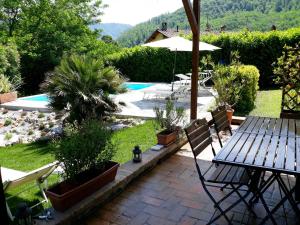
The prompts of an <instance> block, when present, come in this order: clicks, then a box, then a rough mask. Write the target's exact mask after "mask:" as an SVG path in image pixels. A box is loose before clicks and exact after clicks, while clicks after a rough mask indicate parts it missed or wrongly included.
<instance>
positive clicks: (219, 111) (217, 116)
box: [211, 106, 232, 147]
mask: <svg viewBox="0 0 300 225" xmlns="http://www.w3.org/2000/svg"><path fill="white" fill-rule="evenodd" d="M211 116H212V118H213V122H214V127H215V130H216V133H217V136H218V139H219V143H220V145H221V147H223V144H222V140H221V138H220V135H219V133H220V132H221V131H226V130H229V132H230V135H232V130H231V126H230V124H229V122H228V119H227V115H226V107H225V106H220V107H218V108H216V109H215V110H213V111H212V112H211Z"/></svg>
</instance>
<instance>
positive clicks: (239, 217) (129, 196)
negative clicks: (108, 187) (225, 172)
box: [81, 141, 299, 225]
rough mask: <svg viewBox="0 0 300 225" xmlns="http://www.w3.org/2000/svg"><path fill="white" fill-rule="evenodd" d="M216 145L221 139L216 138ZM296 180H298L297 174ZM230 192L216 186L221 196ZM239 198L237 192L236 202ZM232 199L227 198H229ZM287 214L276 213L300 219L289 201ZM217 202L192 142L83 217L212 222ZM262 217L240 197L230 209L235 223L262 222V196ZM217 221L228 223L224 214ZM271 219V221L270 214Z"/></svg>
mask: <svg viewBox="0 0 300 225" xmlns="http://www.w3.org/2000/svg"><path fill="white" fill-rule="evenodd" d="M215 145H217V142H216V141H215ZM210 151H211V150H210V149H207V150H205V151H204V152H203V153H202V155H200V159H199V160H200V161H201V162H200V165H201V167H203V168H207V167H208V166H209V165H210V163H211V161H209V160H208V159H209V158H210V157H212V154H210ZM289 180H292V182H294V180H293V178H292V179H291V177H290V179H289ZM227 191H228V190H224V193H223V192H222V191H221V190H220V189H219V188H215V189H213V193H214V195H215V196H218V197H222V196H223V195H224V194H225V193H226V192H227ZM264 197H265V199H266V200H267V203H268V205H269V206H273V205H274V203H276V202H278V199H279V198H280V193H279V189H278V188H277V186H276V184H275V185H273V186H271V187H270V188H269V190H268V191H267V192H266V193H265V195H264ZM235 199H236V196H234V195H233V196H232V197H230V198H229V199H228V202H231V201H233V200H235ZM225 204H226V203H225ZM285 209H286V211H287V212H288V218H287V220H286V219H285V217H284V214H283V208H280V209H279V210H278V211H277V213H276V215H275V218H276V221H277V222H278V224H299V220H298V221H297V216H296V215H295V214H294V213H293V210H291V208H290V205H289V204H288V203H286V205H285ZM214 210H215V209H214V207H213V204H212V202H211V200H210V199H209V198H208V196H207V194H206V192H205V191H204V190H203V188H202V186H201V183H200V181H199V179H198V175H197V172H196V170H195V165H194V161H193V158H192V157H191V154H190V150H189V145H185V146H184V147H183V148H182V149H181V151H179V152H178V153H177V154H176V155H173V156H171V157H170V158H169V159H167V160H166V161H163V162H162V163H160V164H159V165H157V166H156V167H155V168H154V169H152V170H151V171H148V172H146V173H144V175H142V176H141V177H139V178H138V179H137V180H135V181H134V182H133V183H131V184H130V185H129V186H128V187H127V188H126V189H125V190H124V191H123V192H122V193H121V194H120V195H118V196H117V197H115V198H114V199H112V200H111V201H110V202H108V203H106V204H104V205H102V206H99V208H97V209H95V210H94V211H93V212H91V214H90V215H89V216H88V217H87V218H85V219H84V220H83V221H81V224H86V225H96V224H101V225H108V224H113V225H127V224H130V225H139V224H147V225H152V224H153V225H175V224H176V225H194V224H195V225H200V224H206V223H207V222H208V221H209V220H210V218H211V216H212V215H213V213H214ZM254 210H255V212H256V213H257V215H258V217H257V218H254V217H253V216H252V215H251V214H250V215H249V212H248V211H247V210H245V205H244V204H243V203H240V204H239V205H238V206H237V207H235V208H234V209H233V210H232V211H231V212H230V213H229V214H228V215H229V216H230V218H232V221H233V223H234V224H259V222H260V221H261V219H262V218H263V217H264V216H265V210H264V208H263V206H262V204H261V203H260V202H259V203H257V204H256V205H255V207H254ZM216 224H227V223H226V221H225V220H224V219H223V218H222V219H219V220H218V221H216ZM266 224H271V221H270V220H268V221H267V223H266Z"/></svg>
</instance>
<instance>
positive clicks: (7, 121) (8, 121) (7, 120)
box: [4, 119, 12, 127]
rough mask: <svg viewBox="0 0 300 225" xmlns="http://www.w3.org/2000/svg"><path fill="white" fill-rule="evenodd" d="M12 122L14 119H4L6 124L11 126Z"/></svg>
mask: <svg viewBox="0 0 300 225" xmlns="http://www.w3.org/2000/svg"><path fill="white" fill-rule="evenodd" d="M11 124H12V120H11V119H6V120H5V121H4V126H6V127H7V126H9V125H11Z"/></svg>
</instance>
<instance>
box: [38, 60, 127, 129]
mask: <svg viewBox="0 0 300 225" xmlns="http://www.w3.org/2000/svg"><path fill="white" fill-rule="evenodd" d="M123 82H124V79H123V77H122V76H121V75H120V74H119V72H118V71H117V70H116V69H114V68H113V67H104V66H103V62H102V61H101V60H97V59H93V58H91V57H88V56H85V55H83V56H79V55H71V56H68V57H64V58H63V59H62V60H61V63H60V65H59V66H58V67H56V68H55V70H54V71H53V72H52V73H49V75H48V77H47V79H46V81H45V82H44V83H43V85H42V88H43V90H44V91H46V92H47V93H48V94H49V98H50V106H51V107H52V108H54V109H55V110H67V111H68V112H69V117H68V120H69V121H70V122H74V121H77V122H79V123H81V122H82V121H83V120H86V119H103V118H104V117H106V116H109V115H110V114H111V113H112V112H115V111H116V110H117V106H116V104H115V103H114V102H113V101H112V100H111V99H110V97H109V94H115V93H118V92H120V91H123V90H124V88H122V86H121V84H122V83H123Z"/></svg>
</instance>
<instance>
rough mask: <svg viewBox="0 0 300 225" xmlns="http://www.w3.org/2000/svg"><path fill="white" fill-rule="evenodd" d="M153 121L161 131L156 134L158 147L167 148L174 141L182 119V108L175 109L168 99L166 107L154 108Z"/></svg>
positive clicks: (172, 102) (171, 101)
mask: <svg viewBox="0 0 300 225" xmlns="http://www.w3.org/2000/svg"><path fill="white" fill-rule="evenodd" d="M153 110H154V112H155V115H156V117H155V121H156V122H157V124H158V125H159V127H160V128H161V129H162V131H161V132H159V133H158V134H157V142H158V144H160V145H164V146H167V145H169V144H171V143H173V142H175V141H176V139H177V136H178V132H179V130H180V127H179V126H178V125H179V124H180V123H181V122H182V121H183V118H184V108H183V107H175V104H174V101H173V100H170V99H168V100H167V102H166V107H165V109H164V108H159V107H155V108H154V109H153Z"/></svg>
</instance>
